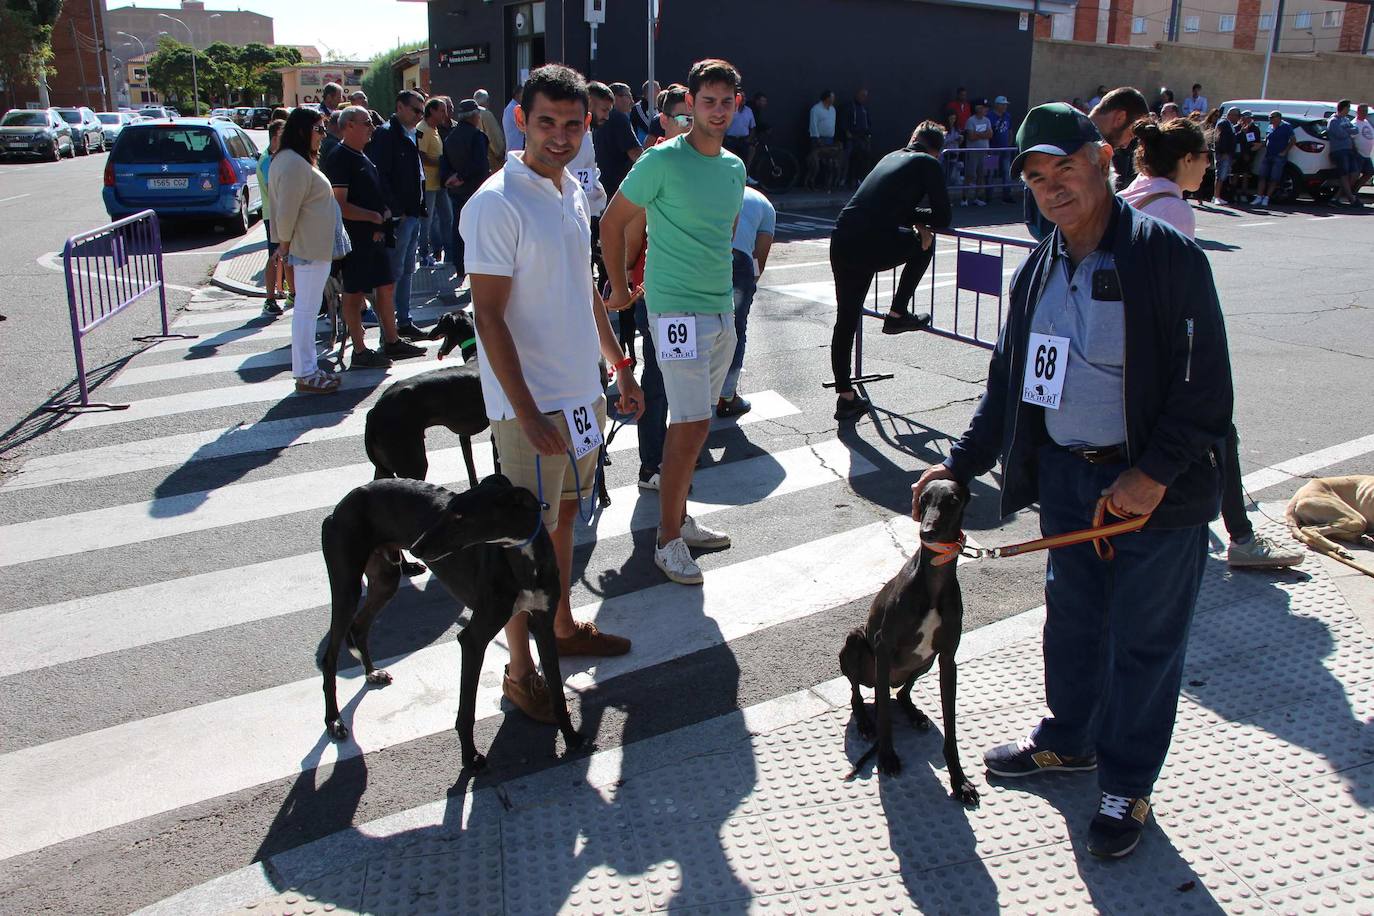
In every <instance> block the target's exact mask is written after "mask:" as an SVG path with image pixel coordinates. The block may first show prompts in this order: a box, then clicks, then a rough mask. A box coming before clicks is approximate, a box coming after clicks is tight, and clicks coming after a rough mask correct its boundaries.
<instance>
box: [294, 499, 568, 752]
mask: <svg viewBox="0 0 1374 916" xmlns="http://www.w3.org/2000/svg"><path fill="white" fill-rule="evenodd" d="M321 544H322V547H323V550H324V562H325V566H326V568H327V569H328V572H329V592H330V599H331V611H330V620H329V640H328V643H327V644H326V646H325V649H324V654H323V656H322V657H321V658H320V670H321V671H322V672H323V674H324V724H325V729H326V730H327V731H328V732H329V736H330V737H331V738H334V739H336V740H339V741H342V740H344V739H346V738H347V737H348V728H347V726H345V725H344V724H343V721H342V718H341V716H340V714H339V700H338V692H337V685H336V683H335V680H336V674H337V672H338V664H339V649H340V648H341V647H342V646H343V644H344V643H345V641H346V642H347V643H348V647H349V650H350V651H351V652H352V653H353V654H354V656H356V657H357V658H358V659H360V660H361V661H362V663H363V669H364V671H365V672H366V676H367V682H368V683H369V684H375V685H379V686H384V685H386V684H390V683H391V675H390V674H388V673H387V672H386V671H384V670H382V669H379V668H377V667H376V666H375V665H374V664H373V662H372V655H371V653H370V652H369V651H368V645H367V634H368V630H369V629H370V628H371V626H372V622H373V621H374V620H375V619H376V617H377V615H378V614H379V613H380V612H381V610H382V608H384V607H385V606H386V604H387V602H389V601H390V600H391V598H392V596H393V595H395V594H396V588H397V586H398V584H399V582H400V577H401V570H400V562H399V561H400V549H401V548H402V547H404V548H406V549H408V550H410V551H411V552H412V553H413V554H415V556H417V557H419V558H420V559H422V560H424V561H425V562H426V563H428V564H429V567H430V569H431V570H432V571H433V573H434V576H435V578H437V579H438V580H439V581H440V582H441V583H442V584H443V586H444V588H446V589H447V590H448V591H449V593H450V594H451V595H453V596H454V597H455V598H456V599H458V601H460V602H462V604H463V605H464V606H465V607H467V608H470V609H471V619H470V620H469V621H468V624H467V625H466V626H465V627H463V629H462V632H460V633H459V634H458V645H459V646H460V648H461V649H462V677H461V686H460V688H459V694H458V718H457V720H456V722H455V723H454V728H456V729H457V731H458V741H459V744H460V745H461V747H462V760H463V768H464V769H468V768H472V769H480V768H481V767H482V766H483V765H484V764H485V763H486V759H485V758H484V757H483V756H482V755H481V754H479V753H477V746H476V744H475V742H474V740H473V734H472V732H473V723H474V721H475V718H476V710H477V684H478V679H479V677H480V675H481V673H482V659H483V657H484V656H485V654H486V649H487V644H488V643H490V642H491V640H492V638H493V637H495V636H496V634H497V633H499V632H500V631H501V628H502V627H504V626H505V625H506V623H507V621H509V620H510V618H511V616H512V615H513V614H520V613H526V614H529V616H530V620H529V631H530V634H531V635H533V636H534V642H535V646H536V648H538V650H539V661H540V664H541V665H542V666H543V669H544V676H545V677H546V678H547V679H548V683H549V684H550V685H554V686H553V689H552V690H551V691H550V693H551V696H552V700H553V712H554V716H555V718H556V719H557V722H558V727H559V730H560V731H562V733H563V738H564V740H565V741H566V742H567V745H568V748H569V749H572V748H576V747H579V746H581V744H582V736H581V735H579V734H578V733H577V732H576V731H574V730H573V726H572V720H571V718H570V717H569V715H568V704H567V700H566V698H565V697H564V695H563V690H562V684H563V676H562V673H561V672H560V670H559V665H558V642H557V640H556V639H555V638H554V634H553V614H554V607H555V603H556V602H557V601H558V595H559V591H560V589H559V577H558V563H557V560H556V559H555V558H554V553H553V541H552V539H550V537H549V534H548V532H547V531H546V530H544V525H543V521H542V517H541V507H540V505H539V502H538V500H537V499H535V497H534V494H532V493H530V491H529V490H526V489H524V488H522V487H515V486H512V485H511V482H510V481H509V480H507V479H506V478H505V477H502V476H500V475H499V474H494V475H492V476H490V477H487V478H486V479H485V480H483V481H482V482H481V483H480V484H478V485H477V486H476V487H474V488H472V489H470V490H465V491H464V492H462V493H453V492H452V491H449V490H446V489H444V488H443V487H439V486H435V485H434V484H429V483H425V482H424V481H420V480H407V479H399V480H374V481H372V482H371V483H367V484H364V485H363V486H361V487H358V488H357V489H355V490H353V491H352V492H351V493H349V494H348V495H347V496H345V497H344V498H343V499H342V500H340V502H339V504H338V505H337V506H336V507H335V508H334V511H333V512H332V513H330V515H329V516H328V517H327V518H325V520H324V524H323V526H322V528H321ZM364 575H366V576H367V597H366V598H365V599H363V600H362V606H361V607H359V600H360V599H361V598H362V591H363V576H364Z"/></svg>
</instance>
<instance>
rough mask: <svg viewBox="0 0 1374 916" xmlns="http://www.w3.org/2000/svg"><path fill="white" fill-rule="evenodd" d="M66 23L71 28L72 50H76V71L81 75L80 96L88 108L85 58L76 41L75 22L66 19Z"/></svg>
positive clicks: (89, 95) (88, 89) (89, 89)
mask: <svg viewBox="0 0 1374 916" xmlns="http://www.w3.org/2000/svg"><path fill="white" fill-rule="evenodd" d="M67 25H68V26H70V27H71V30H72V50H73V51H75V52H76V67H77V72H78V73H79V74H80V75H81V98H82V99H84V100H85V102H86V107H87V108H90V107H91V87H89V86H87V85H86V60H85V58H84V57H82V55H81V45H79V44H77V41H76V23H75V22H73V21H72V20H70V19H68V20H67Z"/></svg>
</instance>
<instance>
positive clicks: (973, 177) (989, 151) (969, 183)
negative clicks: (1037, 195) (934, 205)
mask: <svg viewBox="0 0 1374 916" xmlns="http://www.w3.org/2000/svg"><path fill="white" fill-rule="evenodd" d="M1014 158H1016V147H1014V146H995V147H990V148H986V149H964V148H963V147H959V146H955V147H949V148H947V149H944V150H942V151H941V152H940V165H942V166H943V167H944V170H945V187H946V188H947V189H948V190H949V193H950V197H954V196H955V195H956V194H962V195H964V196H965V197H967V196H968V195H970V194H972V195H973V196H974V197H975V199H976V198H977V196H978V194H979V192H983V193H984V194H990V193H991V192H992V191H994V190H999V189H1000V190H1001V192H1002V196H1003V197H1007V196H1010V194H1011V192H1012V191H1014V190H1020V189H1021V182H1019V181H1013V180H1012V177H1011V161H1012V160H1013V159H1014Z"/></svg>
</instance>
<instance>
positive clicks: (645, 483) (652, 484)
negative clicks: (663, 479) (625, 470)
mask: <svg viewBox="0 0 1374 916" xmlns="http://www.w3.org/2000/svg"><path fill="white" fill-rule="evenodd" d="M659 477H660V475H659V473H658V471H654V472H653V473H652V474H650V475H649V476H648V477H645V476H644V472H643V471H640V472H639V488H640V489H641V490H657V489H658V483H659Z"/></svg>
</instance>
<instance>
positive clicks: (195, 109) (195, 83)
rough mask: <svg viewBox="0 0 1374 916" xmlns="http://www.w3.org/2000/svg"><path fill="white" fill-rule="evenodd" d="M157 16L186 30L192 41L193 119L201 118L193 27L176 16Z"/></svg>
mask: <svg viewBox="0 0 1374 916" xmlns="http://www.w3.org/2000/svg"><path fill="white" fill-rule="evenodd" d="M157 16H158V18H159V19H170V20H171V21H172V22H175V23H176V24H177V25H179V26H181V27H182V28H183V29H185V30H186V37H187V38H189V39H191V95H192V96H193V98H192V100H191V117H193V118H196V117H199V116H200V79H199V78H198V77H197V75H196V36H195V33H194V32H192V31H191V27H190V26H189V25H187V24H186V23H184V22H182V21H181V20H180V19H178V18H177V17H175V16H169V15H167V14H166V13H158V14H157ZM208 18H210V19H219V18H220V14H219V13H212V14H211V15H210V16H209V17H208Z"/></svg>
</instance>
